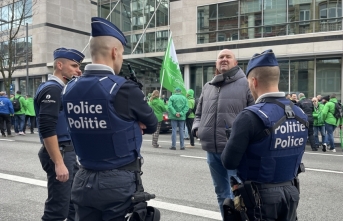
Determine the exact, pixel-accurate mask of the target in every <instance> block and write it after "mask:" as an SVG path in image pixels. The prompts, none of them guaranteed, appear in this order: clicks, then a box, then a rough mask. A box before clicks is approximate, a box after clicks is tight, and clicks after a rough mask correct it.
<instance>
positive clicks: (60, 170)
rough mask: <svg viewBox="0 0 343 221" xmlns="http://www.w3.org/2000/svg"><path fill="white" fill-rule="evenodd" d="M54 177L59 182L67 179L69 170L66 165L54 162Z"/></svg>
mask: <svg viewBox="0 0 343 221" xmlns="http://www.w3.org/2000/svg"><path fill="white" fill-rule="evenodd" d="M55 172H56V179H57V180H58V181H60V182H66V181H68V180H69V171H68V169H67V167H66V166H65V165H64V163H63V164H61V165H56V164H55Z"/></svg>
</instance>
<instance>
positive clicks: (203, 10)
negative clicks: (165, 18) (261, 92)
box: [197, 0, 342, 44]
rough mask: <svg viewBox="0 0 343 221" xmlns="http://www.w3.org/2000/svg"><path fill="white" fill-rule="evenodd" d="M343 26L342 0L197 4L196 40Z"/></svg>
mask: <svg viewBox="0 0 343 221" xmlns="http://www.w3.org/2000/svg"><path fill="white" fill-rule="evenodd" d="M339 30H342V0H239V1H230V2H225V3H218V4H212V5H205V6H199V7H198V8H197V43H198V44H203V43H212V42H221V41H234V40H244V39H254V38H267V37H275V36H284V35H296V34H305V33H314V32H327V31H339Z"/></svg>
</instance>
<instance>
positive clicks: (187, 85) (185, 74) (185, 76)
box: [183, 64, 190, 90]
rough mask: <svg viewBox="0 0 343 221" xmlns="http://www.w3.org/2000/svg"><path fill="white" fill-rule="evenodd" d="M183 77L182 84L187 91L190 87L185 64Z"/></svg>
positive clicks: (187, 65)
mask: <svg viewBox="0 0 343 221" xmlns="http://www.w3.org/2000/svg"><path fill="white" fill-rule="evenodd" d="M183 76H184V79H183V81H184V83H185V88H186V90H188V89H189V86H190V73H189V64H186V65H185V67H184V73H183Z"/></svg>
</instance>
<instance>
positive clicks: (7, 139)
mask: <svg viewBox="0 0 343 221" xmlns="http://www.w3.org/2000/svg"><path fill="white" fill-rule="evenodd" d="M0 140H3V141H9V142H13V141H15V140H10V139H0Z"/></svg>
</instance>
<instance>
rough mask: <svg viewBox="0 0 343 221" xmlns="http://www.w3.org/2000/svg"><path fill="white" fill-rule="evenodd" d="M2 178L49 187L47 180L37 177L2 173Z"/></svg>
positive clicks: (0, 175)
mask: <svg viewBox="0 0 343 221" xmlns="http://www.w3.org/2000/svg"><path fill="white" fill-rule="evenodd" d="M0 179H5V180H11V181H16V182H20V183H27V184H32V185H36V186H42V187H47V182H46V181H42V180H36V179H31V178H26V177H21V176H15V175H10V174H5V173H0Z"/></svg>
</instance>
